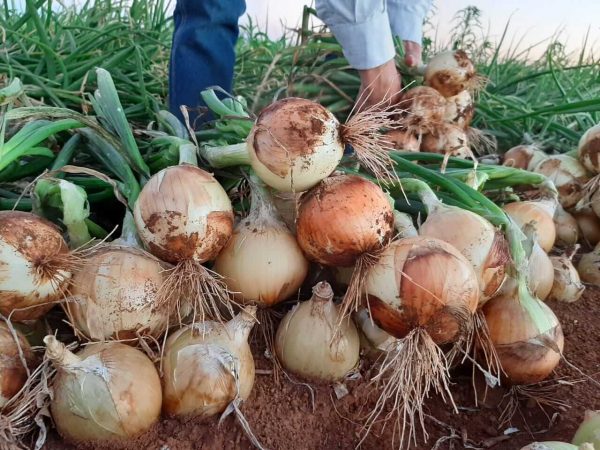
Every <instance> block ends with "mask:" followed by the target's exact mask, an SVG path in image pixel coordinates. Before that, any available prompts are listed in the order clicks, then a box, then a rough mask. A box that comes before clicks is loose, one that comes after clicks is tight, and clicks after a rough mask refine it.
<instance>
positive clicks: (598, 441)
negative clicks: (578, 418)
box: [572, 410, 600, 449]
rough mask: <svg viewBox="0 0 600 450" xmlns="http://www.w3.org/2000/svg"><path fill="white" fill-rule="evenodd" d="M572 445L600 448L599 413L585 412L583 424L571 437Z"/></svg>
mask: <svg viewBox="0 0 600 450" xmlns="http://www.w3.org/2000/svg"><path fill="white" fill-rule="evenodd" d="M572 442H573V444H575V445H584V443H590V444H591V445H592V449H593V448H594V447H595V448H600V411H589V410H588V411H586V412H585V416H584V418H583V422H581V424H580V425H579V428H577V431H576V432H575V436H573V441H572Z"/></svg>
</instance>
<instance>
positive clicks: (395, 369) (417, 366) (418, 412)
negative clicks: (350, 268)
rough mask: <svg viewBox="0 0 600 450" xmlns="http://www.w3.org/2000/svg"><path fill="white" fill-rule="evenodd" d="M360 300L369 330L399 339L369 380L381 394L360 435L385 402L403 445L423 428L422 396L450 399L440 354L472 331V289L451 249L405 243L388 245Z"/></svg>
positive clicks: (471, 276) (463, 262) (433, 242)
mask: <svg viewBox="0 0 600 450" xmlns="http://www.w3.org/2000/svg"><path fill="white" fill-rule="evenodd" d="M365 292H366V296H367V302H368V307H369V310H370V311H371V315H372V318H373V320H374V322H375V324H376V325H377V326H378V327H380V328H381V329H383V330H384V331H385V332H387V333H389V334H390V335H392V336H394V337H396V338H398V341H397V342H396V343H395V348H390V349H389V350H388V351H387V352H386V353H385V357H384V359H383V361H382V362H381V366H380V369H379V372H378V374H377V375H376V377H375V381H377V382H380V384H381V387H382V391H381V394H380V399H379V400H378V402H377V405H376V406H375V408H374V410H373V411H372V412H371V414H370V416H369V418H368V419H367V425H366V428H365V430H366V432H368V431H369V429H370V427H371V426H372V425H373V424H374V423H376V422H377V420H378V418H379V416H380V415H381V414H382V413H383V411H384V410H385V408H386V404H387V403H388V401H390V402H391V403H392V404H393V405H394V410H395V413H394V416H395V417H396V421H395V425H394V426H395V427H396V428H400V429H401V430H408V433H407V434H406V435H407V436H408V439H409V440H410V438H411V436H412V435H413V434H414V432H415V430H414V428H415V422H416V421H419V422H420V423H421V424H422V423H423V400H424V398H425V397H426V396H427V395H428V392H429V390H430V389H435V390H436V391H437V392H438V393H440V394H441V395H442V397H444V398H451V394H450V392H449V388H448V383H449V381H448V377H449V375H448V365H449V361H448V359H447V357H446V355H445V354H444V353H443V352H442V350H441V349H440V347H439V346H440V345H442V344H454V345H455V346H461V344H462V343H464V340H465V339H466V338H467V336H468V335H469V333H470V330H471V329H472V327H473V314H474V313H475V310H476V308H477V304H478V302H479V297H480V291H479V282H478V280H477V276H476V274H475V271H474V270H473V268H472V266H471V264H470V263H469V261H468V260H467V259H466V258H465V257H464V256H463V255H462V254H461V253H460V252H459V251H458V250H456V249H455V248H454V247H453V246H452V245H450V244H448V243H446V242H444V241H441V240H439V239H434V238H428V237H412V238H405V239H400V240H398V241H394V242H392V243H391V244H390V245H389V246H388V247H387V248H386V249H385V250H384V251H383V252H381V254H380V256H379V259H378V261H377V263H376V264H375V265H374V266H373V267H372V268H371V269H370V270H369V272H368V275H367V278H366V284H365ZM416 354H418V355H419V357H418V358H417V357H415V355H416ZM446 396H447V397H446ZM415 416H417V417H416V418H415ZM397 431H398V430H397ZM402 436H404V434H402Z"/></svg>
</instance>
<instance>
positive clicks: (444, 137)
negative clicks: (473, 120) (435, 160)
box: [421, 123, 473, 159]
mask: <svg viewBox="0 0 600 450" xmlns="http://www.w3.org/2000/svg"><path fill="white" fill-rule="evenodd" d="M421 151H422V152H429V153H440V154H447V155H450V156H454V157H455V158H463V159H466V158H473V152H472V151H471V149H470V148H469V138H468V136H467V133H466V132H465V131H464V130H463V129H462V128H460V127H458V126H456V125H453V124H450V123H440V124H437V125H436V126H435V127H432V131H431V133H428V134H425V135H424V136H423V140H422V142H421Z"/></svg>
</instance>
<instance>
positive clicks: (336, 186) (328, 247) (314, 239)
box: [296, 175, 394, 318]
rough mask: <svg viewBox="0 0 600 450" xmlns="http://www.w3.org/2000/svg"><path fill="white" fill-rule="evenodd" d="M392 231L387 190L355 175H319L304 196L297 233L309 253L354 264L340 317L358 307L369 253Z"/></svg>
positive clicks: (318, 259) (322, 261) (335, 263)
mask: <svg viewBox="0 0 600 450" xmlns="http://www.w3.org/2000/svg"><path fill="white" fill-rule="evenodd" d="M393 232H394V214H393V210H392V207H391V205H390V203H389V201H388V198H387V196H386V194H385V193H384V192H383V190H382V189H381V188H380V187H379V186H377V185H376V184H375V183H373V182H371V181H368V180H366V179H364V178H362V177H360V176H356V175H339V176H333V177H329V178H327V179H325V180H323V181H322V182H321V183H320V184H319V185H318V186H316V187H314V188H313V189H311V190H310V191H309V192H307V193H306V194H304V195H303V196H302V200H301V205H300V210H299V214H298V221H297V228H296V236H297V239H298V244H299V245H300V248H302V250H303V251H304V253H305V254H306V255H307V256H308V258H309V259H311V260H313V261H315V262H318V263H320V264H323V265H325V266H333V267H337V266H342V267H351V266H354V272H353V274H352V279H351V280H350V284H349V287H348V290H347V292H346V296H345V297H344V300H343V306H342V311H341V318H345V317H347V316H348V315H350V313H352V312H353V311H356V310H358V308H359V306H360V304H361V294H362V288H363V286H364V279H365V276H366V273H367V272H368V270H369V267H371V266H372V264H373V262H374V258H373V254H374V253H376V252H379V251H381V250H382V249H383V248H384V247H385V245H386V244H387V243H388V242H389V240H390V239H391V237H392V234H393Z"/></svg>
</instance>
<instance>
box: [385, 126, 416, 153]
mask: <svg viewBox="0 0 600 450" xmlns="http://www.w3.org/2000/svg"><path fill="white" fill-rule="evenodd" d="M385 137H386V139H387V140H388V141H389V142H390V143H391V148H392V149H394V150H400V151H404V152H418V151H419V147H420V146H421V140H420V139H419V138H417V136H415V134H414V133H412V132H410V131H409V130H402V129H398V130H390V131H388V132H387V133H386V134H385Z"/></svg>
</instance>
